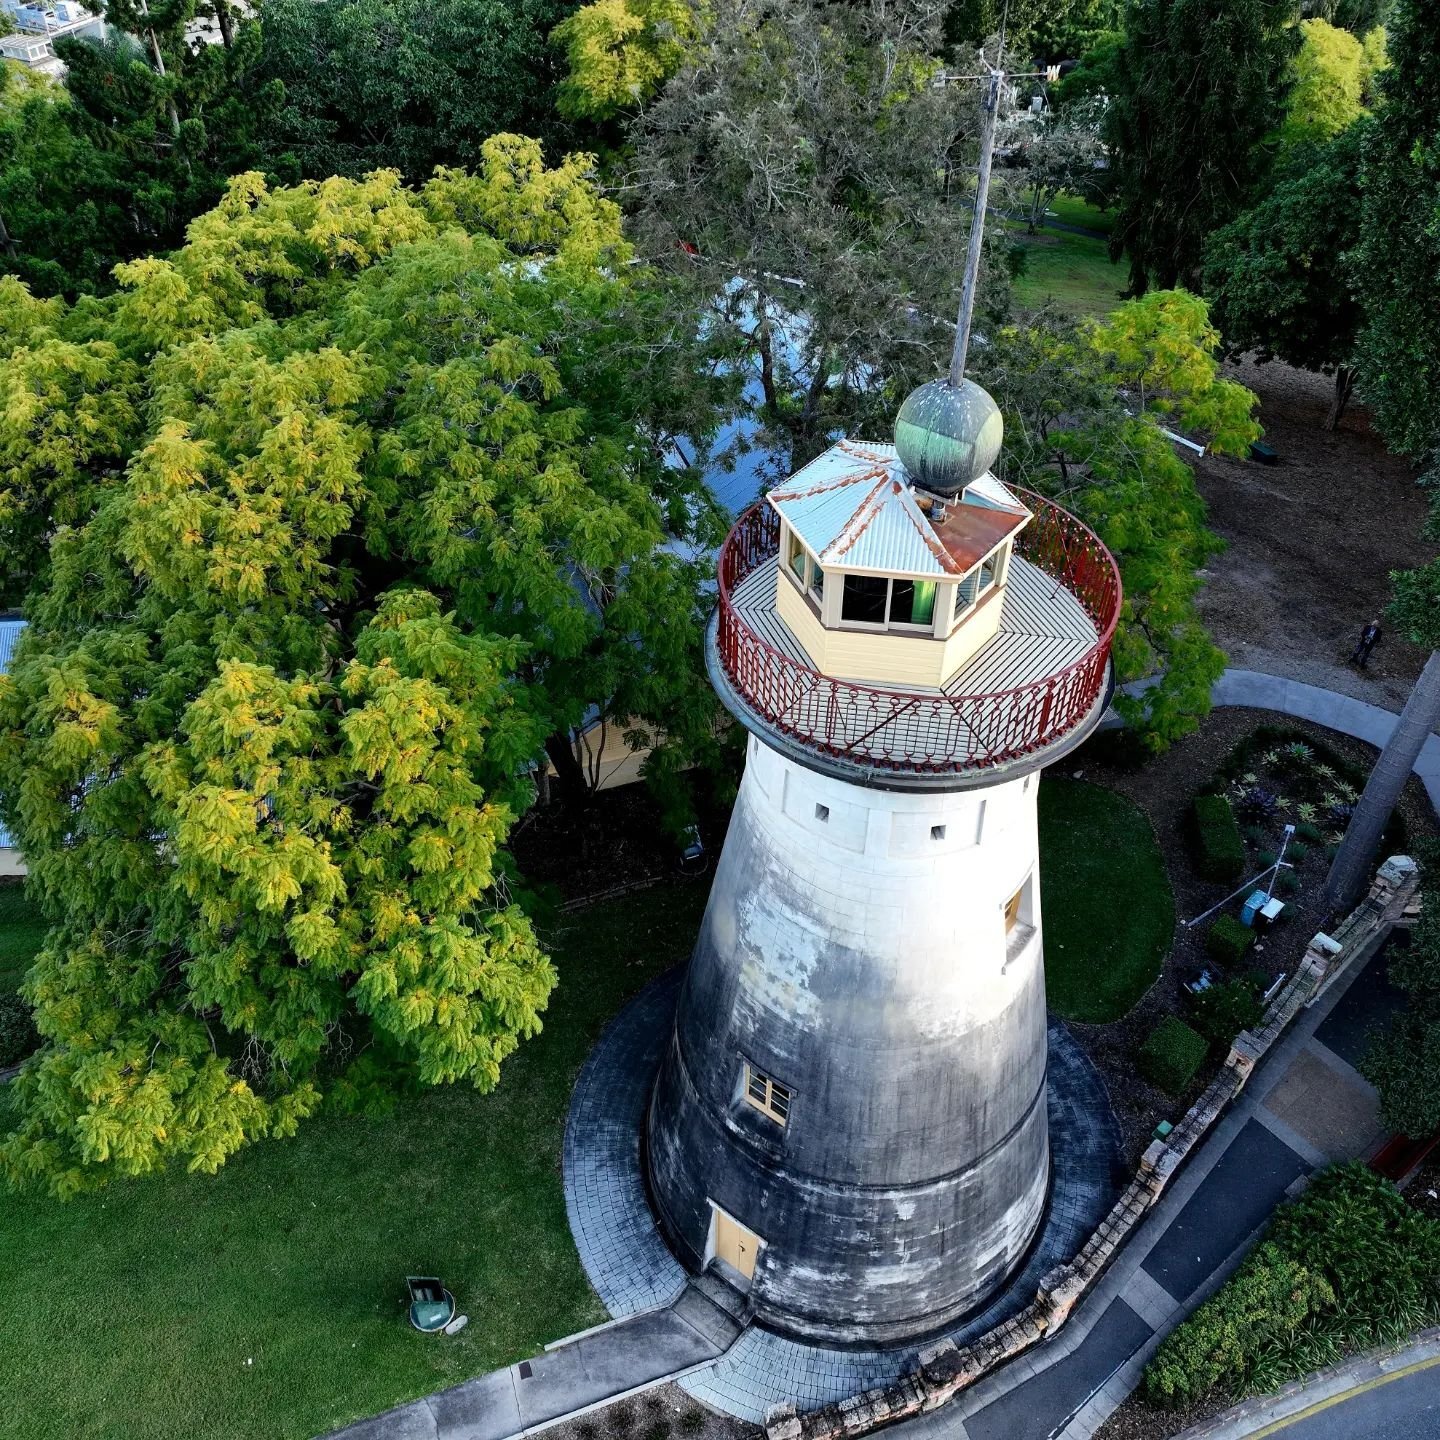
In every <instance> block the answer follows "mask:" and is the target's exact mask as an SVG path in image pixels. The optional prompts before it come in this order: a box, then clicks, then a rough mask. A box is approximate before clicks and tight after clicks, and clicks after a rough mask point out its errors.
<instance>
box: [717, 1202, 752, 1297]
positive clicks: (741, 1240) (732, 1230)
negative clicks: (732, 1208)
mask: <svg viewBox="0 0 1440 1440" xmlns="http://www.w3.org/2000/svg"><path fill="white" fill-rule="evenodd" d="M712 1209H713V1211H714V1216H715V1220H714V1224H715V1258H716V1259H717V1260H723V1261H724V1262H725V1263H726V1264H727V1265H728V1266H729V1267H730V1268H731V1269H732V1270H734V1271H735V1273H736V1274H737V1275H739V1276H740V1278H741V1279H742V1280H753V1279H754V1278H755V1258H756V1256H757V1255H758V1254H759V1253H760V1237H759V1236H758V1235H756V1234H755V1232H754V1231H753V1230H747V1229H746V1228H745V1227H744V1226H743V1225H742V1224H740V1222H739V1221H738V1220H732V1219H731V1218H730V1216H728V1215H727V1214H726V1213H725V1212H724V1211H723V1210H721V1209H720V1208H719V1207H718V1206H713V1207H712Z"/></svg>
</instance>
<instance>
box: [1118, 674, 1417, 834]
mask: <svg viewBox="0 0 1440 1440" xmlns="http://www.w3.org/2000/svg"><path fill="white" fill-rule="evenodd" d="M1149 683H1151V682H1148V681H1145V680H1139V681H1136V682H1135V683H1134V684H1133V685H1127V686H1126V687H1125V688H1126V689H1127V690H1129V691H1131V692H1132V693H1138V692H1139V691H1142V690H1144V689H1145V688H1146V687H1147V685H1148V684H1149ZM1210 700H1211V703H1212V704H1214V705H1238V706H1242V707H1245V708H1248V709H1252V710H1278V711H1279V712H1280V713H1281V714H1282V715H1293V716H1294V717H1295V718H1296V719H1297V720H1312V721H1314V723H1315V724H1317V725H1324V726H1325V727H1326V729H1329V730H1338V731H1339V732H1340V734H1342V735H1349V736H1351V737H1353V738H1354V739H1356V740H1364V741H1366V742H1367V743H1368V744H1370V745H1374V746H1376V747H1377V748H1383V747H1384V745H1385V742H1386V741H1387V740H1388V739H1389V738H1390V735H1391V732H1392V731H1393V730H1394V729H1395V722H1396V721H1397V720H1398V719H1399V718H1400V717H1399V715H1398V714H1397V713H1396V712H1395V711H1393V710H1386V709H1385V708H1384V707H1383V706H1381V705H1371V704H1368V703H1367V702H1366V701H1364V700H1356V699H1354V698H1353V697H1352V696H1350V695H1342V694H1340V693H1339V691H1336V690H1324V689H1322V688H1321V687H1320V686H1318V685H1306V684H1303V683H1302V682H1301V681H1299V680H1287V679H1286V678H1285V677H1284V676H1283V675H1266V674H1262V673H1261V672H1260V671H1258V670H1226V671H1225V672H1224V673H1223V674H1222V675H1221V676H1220V678H1219V679H1218V680H1217V681H1216V682H1215V685H1214V688H1213V689H1212V690H1211V691H1210ZM1415 773H1416V774H1417V775H1418V776H1419V777H1420V781H1421V783H1422V784H1423V785H1424V786H1425V793H1426V794H1427V795H1429V797H1430V803H1431V804H1432V805H1433V806H1435V808H1436V810H1440V736H1435V735H1431V736H1430V738H1429V739H1428V740H1427V741H1426V742H1425V746H1424V748H1423V749H1422V750H1421V751H1420V756H1419V758H1418V759H1417V760H1416V761H1415Z"/></svg>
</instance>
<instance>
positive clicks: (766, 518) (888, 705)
mask: <svg viewBox="0 0 1440 1440" xmlns="http://www.w3.org/2000/svg"><path fill="white" fill-rule="evenodd" d="M1015 493H1016V494H1017V495H1019V496H1021V497H1022V498H1023V500H1024V503H1025V504H1026V505H1027V506H1029V507H1030V508H1031V510H1032V511H1033V515H1034V519H1033V521H1032V522H1031V523H1030V524H1029V525H1028V526H1027V527H1026V528H1025V529H1024V530H1023V531H1022V532H1021V534H1020V535H1019V537H1018V539H1017V541H1016V545H1015V555H1014V560H1013V562H1012V567H1011V571H1010V576H1009V582H1008V584H1007V586H1006V590H1005V595H1004V610H1003V612H1002V617H1001V620H1000V624H999V627H998V629H997V631H996V633H995V634H994V635H993V636H992V637H991V638H990V639H989V640H988V641H986V642H985V644H984V645H983V646H982V647H981V648H980V649H979V650H978V651H977V652H976V653H975V654H974V655H973V656H972V657H971V658H970V659H969V660H968V661H967V662H966V663H965V664H964V665H963V666H962V667H961V668H960V669H959V670H958V671H957V672H956V673H955V674H954V675H953V676H951V677H950V679H949V680H947V681H946V682H945V683H944V685H943V686H940V687H934V688H932V687H928V686H920V685H906V686H893V685H890V686H886V685H870V684H865V683H862V682H860V681H857V680H853V679H841V678H837V677H835V676H831V675H827V674H824V673H823V672H821V671H820V670H818V669H816V668H815V666H814V665H813V664H812V663H811V661H810V658H809V656H808V654H807V653H806V651H805V650H804V648H803V647H802V646H801V645H800V644H799V642H798V641H797V640H796V639H795V637H794V635H793V634H792V633H791V632H790V630H789V628H788V627H787V626H786V625H785V623H784V622H783V621H782V620H781V619H780V616H779V614H778V613H777V606H776V599H775V596H776V584H775V581H776V574H777V571H778V567H779V545H780V521H779V518H778V516H777V515H776V513H775V511H774V509H773V508H772V507H771V506H770V505H768V504H767V503H766V502H765V501H764V500H760V501H757V502H756V503H755V504H754V505H751V506H750V508H749V509H747V510H746V511H745V512H744V513H743V514H742V515H741V516H740V518H739V520H738V521H737V522H736V524H735V526H734V528H733V529H732V530H731V531H730V534H729V535H728V536H727V537H726V540H725V543H724V545H722V546H721V549H720V561H719V589H720V595H719V604H718V606H717V607H716V610H715V613H714V615H713V617H712V619H711V621H710V626H709V631H708V635H707V645H706V660H707V665H708V668H709V671H710V678H711V680H712V682H713V683H714V685H715V688H716V690H717V692H718V693H719V695H720V698H721V699H722V700H723V701H724V702H725V705H726V707H727V708H728V709H729V710H730V711H731V713H732V714H734V715H735V717H736V718H737V719H738V720H739V721H740V722H741V724H742V725H744V726H745V728H746V729H747V730H749V731H751V732H752V733H753V734H755V735H757V736H759V737H760V738H761V739H763V740H764V741H765V742H766V743H767V744H769V745H771V746H773V747H774V748H775V749H777V750H779V751H781V752H782V753H784V754H788V755H790V756H791V757H792V758H794V759H797V760H799V761H801V762H802V763H803V764H806V765H809V766H811V767H812V768H814V769H818V770H821V771H824V772H826V773H829V774H832V775H835V776H837V777H839V778H841V779H845V780H849V781H851V782H854V783H859V784H869V785H878V786H881V787H883V788H887V789H906V790H909V789H923V790H931V789H945V790H955V789H965V788H969V787H971V786H979V785H989V784H993V783H994V782H995V781H996V780H997V779H998V778H1001V776H1006V777H1008V776H1011V775H1014V774H1018V773H1024V772H1026V771H1030V770H1034V769H1038V768H1040V767H1042V766H1044V765H1048V764H1050V763H1052V762H1053V761H1055V760H1058V759H1059V758H1060V757H1061V756H1062V755H1064V754H1066V753H1067V752H1068V751H1070V750H1073V749H1074V748H1075V747H1076V746H1077V745H1079V744H1080V743H1081V742H1082V741H1083V740H1085V739H1086V738H1087V737H1088V736H1089V735H1090V733H1091V732H1092V731H1093V730H1094V728H1095V726H1096V725H1097V724H1098V723H1099V721H1100V718H1101V716H1102V715H1103V714H1104V713H1105V709H1106V706H1107V705H1108V704H1109V701H1110V695H1111V692H1112V689H1113V678H1112V672H1111V665H1110V642H1111V639H1112V638H1113V636H1114V633H1115V625H1116V622H1117V620H1118V619H1119V616H1120V602H1121V589H1120V575H1119V571H1118V570H1117V568H1116V565H1115V561H1114V558H1113V557H1112V556H1111V554H1110V552H1109V551H1108V550H1107V549H1106V548H1105V546H1104V545H1103V544H1102V543H1101V542H1100V539H1099V537H1098V536H1097V535H1095V533H1094V532H1093V531H1092V530H1090V529H1089V527H1088V526H1086V525H1084V524H1082V523H1081V522H1080V521H1079V520H1077V519H1076V518H1075V517H1074V516H1073V515H1071V514H1070V513H1069V512H1068V511H1066V510H1063V509H1061V508H1060V507H1059V506H1058V505H1055V504H1052V503H1051V502H1050V501H1049V500H1046V499H1045V498H1044V497H1043V496H1040V495H1037V494H1034V493H1033V492H1030V491H1016V492H1015Z"/></svg>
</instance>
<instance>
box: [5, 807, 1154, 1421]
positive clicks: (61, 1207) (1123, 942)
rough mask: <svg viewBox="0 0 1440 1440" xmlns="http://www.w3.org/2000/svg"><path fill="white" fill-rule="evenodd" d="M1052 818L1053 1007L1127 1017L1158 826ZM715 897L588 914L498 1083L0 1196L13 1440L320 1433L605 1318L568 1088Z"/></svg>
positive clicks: (1147, 945) (564, 941)
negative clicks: (382, 1113) (564, 1172)
mask: <svg viewBox="0 0 1440 1440" xmlns="http://www.w3.org/2000/svg"><path fill="white" fill-rule="evenodd" d="M1040 832H1041V852H1042V855H1043V860H1044V867H1045V868H1044V878H1043V883H1042V901H1043V905H1044V920H1045V951H1046V964H1047V967H1048V974H1049V986H1050V999H1051V1004H1052V1006H1053V1007H1054V1008H1055V1009H1056V1010H1057V1011H1058V1012H1059V1013H1061V1014H1063V1015H1066V1016H1071V1017H1073V1018H1076V1019H1082V1020H1101V1019H1110V1018H1114V1017H1115V1016H1118V1015H1120V1014H1122V1013H1123V1012H1124V1011H1125V1010H1126V1009H1128V1007H1129V1006H1130V1005H1131V1004H1132V1003H1133V1002H1134V1001H1135V1000H1136V999H1138V998H1139V996H1140V995H1141V994H1142V993H1143V992H1144V990H1145V988H1146V987H1147V986H1148V985H1149V984H1150V982H1151V980H1153V978H1154V976H1155V975H1156V973H1157V972H1158V970H1159V967H1160V963H1161V960H1162V958H1163V956H1164V954H1165V951H1166V949H1167V947H1168V945H1169V941H1170V932H1171V926H1172V922H1173V906H1172V903H1171V898H1170V889H1169V885H1168V883H1167V881H1166V878H1165V870H1164V866H1163V864H1162V862H1161V859H1160V855H1159V851H1158V848H1157V846H1156V843H1155V838H1154V835H1153V833H1152V832H1151V830H1150V827H1149V824H1148V823H1147V821H1146V820H1145V818H1144V816H1143V815H1141V813H1140V812H1139V811H1138V810H1136V809H1135V807H1134V806H1133V805H1131V804H1130V802H1129V801H1127V800H1124V799H1122V798H1121V797H1119V796H1117V795H1115V794H1113V793H1111V792H1110V791H1107V790H1102V789H1100V788H1099V787H1097V786H1094V785H1088V784H1084V783H1079V782H1076V781H1072V780H1060V779H1047V780H1046V781H1045V782H1044V784H1043V785H1042V786H1041V789H1040ZM704 898H705V886H704V885H703V884H689V885H686V884H678V885H670V886H662V887H657V888H655V889H653V890H649V891H644V892H641V893H639V894H636V895H631V896H627V897H625V898H623V899H621V900H617V901H614V902H611V903H609V904H605V905H598V906H595V907H593V908H591V909H589V910H587V911H585V912H583V913H582V914H580V915H578V916H576V917H574V918H573V920H571V921H570V922H569V923H568V928H567V929H566V930H565V931H564V932H563V933H562V934H561V935H559V936H558V937H557V938H556V942H555V945H554V952H555V956H556V961H557V963H558V965H559V968H560V974H561V984H560V987H559V990H558V991H557V992H556V996H555V999H554V1001H553V1004H552V1006H551V1009H550V1011H549V1013H548V1014H547V1016H546V1024H545V1031H544V1033H543V1034H542V1035H541V1036H540V1037H539V1038H538V1039H537V1040H535V1041H533V1042H531V1043H529V1044H527V1045H525V1046H522V1048H521V1049H520V1051H519V1052H518V1053H517V1054H516V1055H515V1057H514V1058H513V1059H512V1060H510V1061H509V1062H507V1065H506V1069H505V1074H504V1078H503V1080H502V1082H501V1085H500V1088H499V1089H498V1090H497V1091H496V1092H495V1093H494V1094H493V1095H489V1096H477V1095H474V1094H472V1093H469V1092H465V1091H447V1092H443V1093H435V1092H431V1093H428V1094H425V1095H423V1096H420V1097H417V1098H414V1099H409V1100H405V1101H402V1102H401V1103H400V1104H399V1105H398V1106H397V1108H396V1110H395V1112H394V1114H392V1115H391V1116H389V1117H386V1118H377V1119H364V1120H359V1119H327V1120H322V1121H319V1122H315V1123H311V1124H307V1125H306V1126H305V1127H304V1128H303V1129H302V1131H301V1134H300V1135H299V1136H298V1137H297V1138H296V1139H294V1140H287V1141H278V1142H274V1143H270V1144H262V1145H258V1146H255V1147H253V1148H251V1149H249V1150H246V1151H244V1152H242V1153H241V1154H240V1155H239V1156H237V1157H236V1158H235V1159H234V1160H232V1161H231V1162H230V1163H229V1164H228V1165H227V1166H226V1167H225V1168H224V1169H223V1170H222V1171H221V1172H220V1174H219V1175H218V1176H215V1177H213V1178H211V1177H205V1176H199V1177H190V1176H186V1175H183V1174H177V1175H170V1176H164V1177H160V1178H157V1179H155V1180H150V1181H145V1182H141V1183H134V1184H120V1185H116V1186H113V1187H112V1188H111V1189H110V1190H109V1191H107V1192H106V1193H105V1194H103V1195H99V1196H91V1197H86V1198H83V1199H80V1200H76V1201H72V1202H70V1203H69V1204H60V1203H58V1202H56V1201H53V1200H50V1199H48V1198H46V1197H43V1196H35V1195H26V1196H16V1195H12V1194H9V1193H8V1192H6V1191H5V1190H4V1189H3V1187H0V1311H3V1314H4V1321H3V1323H0V1376H3V1377H4V1393H5V1395H6V1399H7V1401H8V1402H9V1403H8V1404H6V1405H5V1406H4V1407H3V1408H0V1440H30V1437H33V1436H36V1435H57V1436H64V1437H66V1440H89V1437H100V1436H105V1437H115V1440H147V1437H156V1440H159V1437H165V1440H171V1437H174V1436H177V1435H181V1436H185V1437H186V1440H206V1437H214V1440H222V1437H223V1440H284V1437H308V1436H312V1435H315V1434H318V1433H320V1432H323V1431H324V1430H326V1429H328V1428H330V1427H333V1426H335V1425H339V1424H341V1423H343V1422H345V1421H347V1420H349V1419H353V1418H355V1417H357V1416H360V1415H364V1414H370V1413H373V1412H375V1411H378V1410H382V1409H385V1408H386V1407H388V1406H390V1405H393V1404H396V1403H398V1402H399V1401H402V1400H405V1399H408V1398H411V1397H413V1396H416V1395H421V1394H426V1393H429V1392H431V1391H433V1390H437V1389H439V1388H441V1387H442V1386H445V1385H450V1384H454V1383H456V1382H457V1381H460V1380H463V1379H465V1378H467V1377H469V1376H471V1375H475V1374H479V1373H481V1372H483V1371H486V1370H489V1369H492V1368H494V1367H495V1366H498V1365H502V1364H505V1363H508V1362H510V1361H513V1360H515V1359H517V1358H520V1357H521V1356H524V1355H529V1354H533V1353H535V1351H537V1350H538V1349H539V1348H540V1347H541V1346H542V1345H543V1344H545V1343H546V1342H547V1341H550V1340H553V1339H556V1338H557V1337H559V1336H561V1335H565V1334H569V1333H571V1332H573V1331H575V1330H578V1329H582V1328H584V1327H585V1326H587V1325H591V1324H594V1323H595V1322H597V1321H598V1320H600V1319H602V1318H603V1315H602V1312H601V1310H600V1308H599V1305H598V1303H597V1301H596V1300H595V1298H594V1296H593V1295H592V1294H591V1292H590V1289H589V1286H588V1285H587V1284H586V1281H585V1277H584V1275H583V1273H582V1271H581V1268H580V1264H579V1260H578V1258H577V1256H576V1254H575V1249H574V1246H573V1244H572V1242H571V1239H570V1233H569V1228H568V1226H567V1224H566V1219H565V1203H564V1197H563V1193H562V1190H561V1184H560V1142H561V1135H562V1131H563V1126H564V1118H565V1110H566V1105H567V1102H568V1100H569V1095H570V1090H571V1086H572V1084H573V1082H574V1077H575V1074H576V1072H577V1070H578V1069H579V1066H580V1064H581V1062H582V1061H583V1060H584V1058H585V1056H586V1054H587V1053H588V1052H589V1050H590V1047H591V1046H592V1045H593V1044H594V1041H595V1038H596V1036H597V1035H598V1034H599V1032H600V1029H601V1028H602V1026H603V1025H604V1023H605V1021H606V1020H607V1019H608V1018H609V1017H610V1016H611V1015H613V1014H614V1013H615V1011H616V1010H617V1009H618V1008H619V1006H620V1004H621V1003H622V1001H623V1000H624V999H625V997H626V996H628V995H630V994H632V993H633V992H634V991H636V990H637V989H639V988H640V986H641V985H643V984H644V983H645V981H647V980H648V979H649V978H650V977H651V976H652V975H655V974H657V973H658V972H660V971H661V970H663V969H664V968H665V967H666V966H668V965H670V964H671V963H673V962H675V961H677V960H679V959H681V958H682V957H683V956H684V955H685V954H686V953H687V952H688V950H689V948H690V944H691V941H692V939H693V937H694V934H695V930H696V926H697V925H698V923H699V918H700V912H701V909H702V907H703V904H704ZM0 907H3V908H0V957H5V958H4V963H5V964H7V965H9V966H10V967H11V971H14V970H16V969H18V968H20V967H21V966H22V964H23V957H24V955H25V954H27V953H28V952H29V951H30V950H32V949H33V948H34V946H35V944H36V943H37V941H38V927H37V925H36V923H35V918H34V915H33V912H31V911H30V910H28V909H27V908H26V907H25V906H24V903H23V898H22V897H21V896H20V894H19V892H18V891H17V890H15V889H13V888H10V889H0ZM11 971H6V972H5V973H6V974H10V973H11ZM16 978H18V976H17V977H16ZM12 983H13V982H12ZM3 1095H4V1092H3V1091H0V1126H3V1124H4V1122H5V1120H6V1118H7V1117H6V1115H5V1100H4V1098H3ZM407 1273H410V1274H417V1273H418V1274H438V1275H442V1276H444V1277H445V1278H446V1280H447V1281H448V1282H449V1283H450V1285H451V1287H452V1288H453V1289H454V1290H455V1291H456V1293H457V1295H458V1297H459V1298H460V1300H461V1303H462V1304H463V1306H464V1308H465V1310H466V1311H467V1312H468V1313H469V1315H470V1317H471V1323H470V1326H469V1328H468V1329H467V1330H466V1331H465V1332H464V1333H463V1334H462V1335H460V1336H459V1337H457V1338H455V1339H452V1340H443V1341H442V1340H436V1339H434V1338H429V1337H425V1336H420V1335H416V1334H414V1333H413V1332H411V1331H410V1330H409V1329H408V1328H407V1327H406V1325H405V1324H404V1321H403V1304H402V1297H401V1288H402V1284H403V1277H404V1276H405V1275H406V1274H407Z"/></svg>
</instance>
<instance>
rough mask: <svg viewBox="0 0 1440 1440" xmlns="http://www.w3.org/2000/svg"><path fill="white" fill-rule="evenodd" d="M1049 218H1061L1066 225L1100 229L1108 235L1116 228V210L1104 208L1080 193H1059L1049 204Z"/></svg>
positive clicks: (1103, 233)
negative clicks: (1082, 196)
mask: <svg viewBox="0 0 1440 1440" xmlns="http://www.w3.org/2000/svg"><path fill="white" fill-rule="evenodd" d="M1048 210H1049V215H1048V216H1047V219H1055V220H1060V221H1062V222H1063V223H1064V224H1066V225H1083V226H1084V227H1085V228H1086V229H1087V230H1098V231H1100V233H1101V234H1102V235H1108V234H1109V233H1110V232H1111V231H1112V230H1113V229H1114V228H1115V212H1114V211H1113V210H1102V209H1101V208H1100V207H1099V206H1098V205H1092V204H1091V203H1090V201H1088V200H1082V199H1081V198H1080V197H1079V196H1078V195H1058V196H1056V198H1055V199H1054V200H1052V201H1051V202H1050V204H1049V206H1048Z"/></svg>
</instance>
